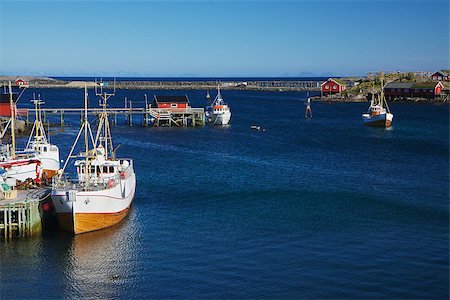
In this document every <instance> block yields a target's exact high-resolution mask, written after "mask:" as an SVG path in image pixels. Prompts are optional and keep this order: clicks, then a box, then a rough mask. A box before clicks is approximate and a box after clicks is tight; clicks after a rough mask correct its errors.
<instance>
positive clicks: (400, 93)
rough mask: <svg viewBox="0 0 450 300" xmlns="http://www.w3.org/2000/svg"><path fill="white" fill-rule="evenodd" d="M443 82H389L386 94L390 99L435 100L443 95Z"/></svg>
mask: <svg viewBox="0 0 450 300" xmlns="http://www.w3.org/2000/svg"><path fill="white" fill-rule="evenodd" d="M443 89H444V85H443V84H442V83H441V82H416V83H414V82H389V83H387V84H386V85H385V86H384V94H385V95H386V98H388V99H396V98H415V97H418V98H427V99H430V98H435V97H436V96H439V95H440V94H441V93H442V90H443Z"/></svg>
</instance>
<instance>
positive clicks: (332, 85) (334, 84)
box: [321, 78, 347, 94]
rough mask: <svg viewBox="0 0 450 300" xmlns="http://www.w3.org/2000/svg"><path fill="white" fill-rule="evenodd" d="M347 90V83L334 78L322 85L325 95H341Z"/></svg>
mask: <svg viewBox="0 0 450 300" xmlns="http://www.w3.org/2000/svg"><path fill="white" fill-rule="evenodd" d="M346 88H347V87H346V85H345V83H343V82H342V81H340V80H338V79H334V78H329V79H328V80H327V81H325V82H324V83H322V85H321V89H322V93H324V94H336V93H340V92H342V91H345V89H346Z"/></svg>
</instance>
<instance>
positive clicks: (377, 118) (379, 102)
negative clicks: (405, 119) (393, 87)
mask: <svg viewBox="0 0 450 300" xmlns="http://www.w3.org/2000/svg"><path fill="white" fill-rule="evenodd" d="M381 86H382V87H381V93H380V95H378V96H377V97H376V96H374V95H373V94H372V100H371V101H370V106H369V109H368V111H367V113H365V114H363V115H362V119H363V121H364V125H367V126H376V127H384V128H388V127H391V125H392V120H393V119H394V115H393V114H392V113H391V112H390V109H389V106H388V104H387V101H386V97H385V96H384V88H383V83H381Z"/></svg>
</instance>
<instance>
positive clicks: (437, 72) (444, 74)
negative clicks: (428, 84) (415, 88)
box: [431, 71, 448, 77]
mask: <svg viewBox="0 0 450 300" xmlns="http://www.w3.org/2000/svg"><path fill="white" fill-rule="evenodd" d="M435 74H439V75H442V76H444V77H446V76H448V73H446V72H444V71H436V72H434V73H433V74H431V76H434V75H435Z"/></svg>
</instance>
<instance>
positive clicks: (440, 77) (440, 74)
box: [431, 71, 450, 81]
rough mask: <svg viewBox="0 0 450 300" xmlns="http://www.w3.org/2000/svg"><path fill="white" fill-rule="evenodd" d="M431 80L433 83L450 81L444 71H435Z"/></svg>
mask: <svg viewBox="0 0 450 300" xmlns="http://www.w3.org/2000/svg"><path fill="white" fill-rule="evenodd" d="M431 79H432V80H435V81H450V75H449V74H447V72H444V71H437V72H434V73H433V74H432V75H431Z"/></svg>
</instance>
